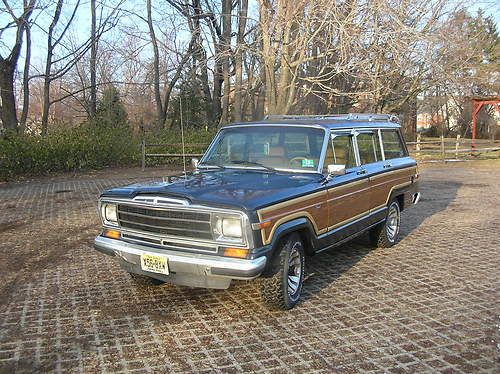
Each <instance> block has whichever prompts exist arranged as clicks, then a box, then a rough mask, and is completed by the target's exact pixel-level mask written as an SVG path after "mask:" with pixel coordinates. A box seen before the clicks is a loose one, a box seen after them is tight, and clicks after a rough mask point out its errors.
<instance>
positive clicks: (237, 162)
mask: <svg viewBox="0 0 500 374" xmlns="http://www.w3.org/2000/svg"><path fill="white" fill-rule="evenodd" d="M230 162H231V163H232V164H248V165H255V166H260V167H261V168H264V169H266V170H269V171H276V169H275V168H273V167H271V166H267V165H264V164H261V163H260V162H253V161H246V160H231V161H230Z"/></svg>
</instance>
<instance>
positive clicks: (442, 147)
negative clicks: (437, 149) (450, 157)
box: [441, 135, 445, 162]
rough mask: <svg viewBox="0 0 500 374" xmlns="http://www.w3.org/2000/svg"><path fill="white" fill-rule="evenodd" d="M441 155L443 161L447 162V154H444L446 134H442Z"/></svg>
mask: <svg viewBox="0 0 500 374" xmlns="http://www.w3.org/2000/svg"><path fill="white" fill-rule="evenodd" d="M441 157H442V159H443V162H445V154H444V135H441Z"/></svg>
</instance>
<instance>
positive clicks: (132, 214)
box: [122, 212, 207, 223]
mask: <svg viewBox="0 0 500 374" xmlns="http://www.w3.org/2000/svg"><path fill="white" fill-rule="evenodd" d="M122 214H124V215H127V216H134V217H145V218H150V217H151V216H149V215H147V214H140V213H131V212H126V213H124V212H122ZM154 218H155V219H161V220H164V221H174V222H197V223H207V222H206V221H199V220H194V219H185V218H168V217H160V216H154Z"/></svg>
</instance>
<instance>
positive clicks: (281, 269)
mask: <svg viewBox="0 0 500 374" xmlns="http://www.w3.org/2000/svg"><path fill="white" fill-rule="evenodd" d="M278 251H279V252H278V253H276V257H275V268H277V272H276V273H275V274H274V275H273V276H271V277H269V278H263V279H262V283H261V294H262V299H263V300H264V303H265V304H266V305H267V306H268V307H269V308H270V309H279V310H287V309H291V308H293V307H294V306H295V305H296V304H297V303H298V301H299V299H300V293H301V291H302V284H303V281H304V247H303V245H302V241H301V240H300V236H299V235H298V234H291V235H290V236H288V237H287V238H286V239H285V241H284V242H283V243H282V244H281V248H279V249H278ZM299 264H300V267H298V265H299ZM289 273H290V274H289ZM292 273H293V274H292ZM289 276H290V277H293V278H289ZM297 277H298V278H297Z"/></svg>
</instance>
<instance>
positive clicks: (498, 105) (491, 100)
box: [471, 96, 500, 148]
mask: <svg viewBox="0 0 500 374" xmlns="http://www.w3.org/2000/svg"><path fill="white" fill-rule="evenodd" d="M471 100H472V148H476V118H477V114H478V113H479V111H480V110H481V108H482V107H483V105H494V106H495V109H496V110H497V112H498V113H500V97H498V96H496V97H473V98H472V99H471Z"/></svg>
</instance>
